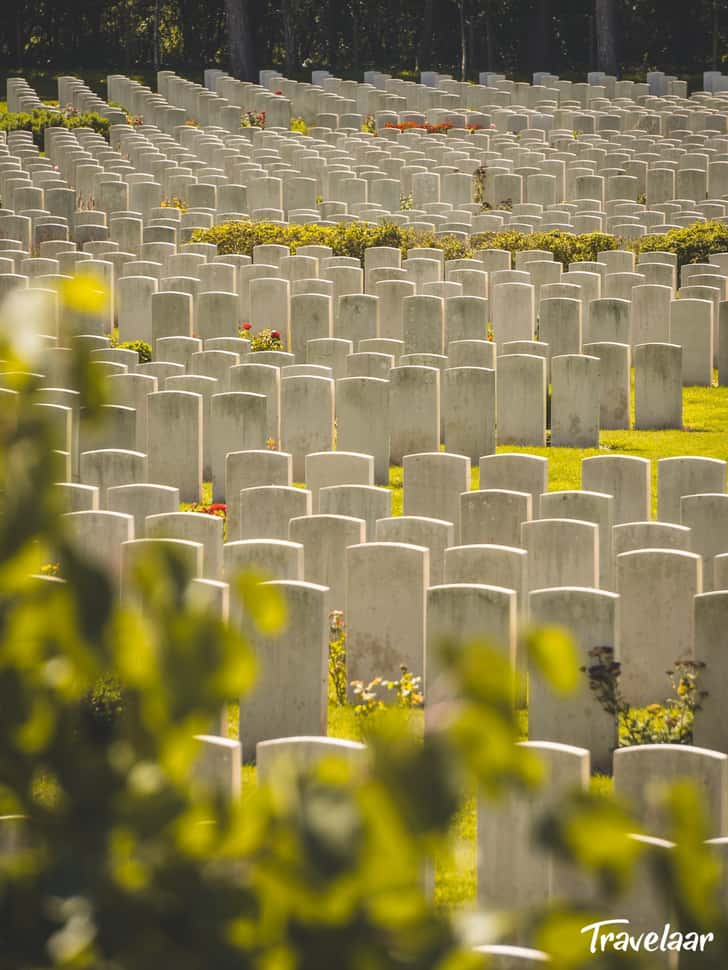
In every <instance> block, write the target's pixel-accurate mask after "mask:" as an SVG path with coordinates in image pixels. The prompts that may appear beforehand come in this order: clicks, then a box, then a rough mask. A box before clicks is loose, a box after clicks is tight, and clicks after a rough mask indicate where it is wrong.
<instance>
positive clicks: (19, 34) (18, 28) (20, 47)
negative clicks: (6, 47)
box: [15, 4, 25, 68]
mask: <svg viewBox="0 0 728 970" xmlns="http://www.w3.org/2000/svg"><path fill="white" fill-rule="evenodd" d="M22 16H23V15H22V5H21V4H18V7H17V9H16V11H15V50H16V54H17V58H18V67H19V68H22V66H23V53H24V48H25V44H24V43H23V20H22Z"/></svg>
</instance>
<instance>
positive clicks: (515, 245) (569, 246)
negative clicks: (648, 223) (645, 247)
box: [470, 229, 619, 268]
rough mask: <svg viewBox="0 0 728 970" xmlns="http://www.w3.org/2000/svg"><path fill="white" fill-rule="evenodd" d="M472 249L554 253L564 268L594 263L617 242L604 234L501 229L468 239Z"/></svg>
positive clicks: (612, 237)
mask: <svg viewBox="0 0 728 970" xmlns="http://www.w3.org/2000/svg"><path fill="white" fill-rule="evenodd" d="M470 241H471V245H472V246H473V249H474V250H478V249H507V250H508V251H509V252H511V253H520V252H523V251H525V250H528V249H545V250H546V251H547V252H550V253H553V254H554V259H556V260H558V262H560V263H563V265H564V267H565V268H566V267H568V265H569V263H576V262H580V261H582V260H590V261H594V260H596V258H597V253H599V252H602V251H603V250H605V249H617V248H618V247H619V240H618V239H617V238H616V237H615V236H609V235H607V234H606V233H604V232H587V233H582V234H581V235H574V234H572V233H569V232H562V231H560V230H552V231H551V232H530V233H525V232H517V231H516V230H513V229H503V230H501V231H499V232H480V233H476V234H475V235H473V236H471V237H470Z"/></svg>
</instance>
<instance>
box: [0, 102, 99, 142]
mask: <svg viewBox="0 0 728 970" xmlns="http://www.w3.org/2000/svg"><path fill="white" fill-rule="evenodd" d="M109 125H110V122H109V119H108V118H104V117H103V115H100V114H97V113H96V112H95V111H85V112H83V111H82V112H76V111H74V110H73V109H65V110H62V111H59V110H58V109H55V110H53V109H49V108H38V109H37V110H36V111H33V112H30V113H29V114H28V113H24V112H19V113H16V112H12V111H9V112H5V113H4V114H0V131H30V132H32V133H33V141H34V142H35V144H36V145H37V146H38V148H43V147H44V146H43V132H44V131H45V130H46V128H93V130H94V131H96V132H98V133H99V134H101V135H104V137H108V135H109Z"/></svg>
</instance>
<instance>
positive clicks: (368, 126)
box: [361, 115, 377, 135]
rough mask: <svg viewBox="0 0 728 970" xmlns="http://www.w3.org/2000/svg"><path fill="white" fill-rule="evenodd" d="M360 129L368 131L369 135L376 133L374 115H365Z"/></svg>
mask: <svg viewBox="0 0 728 970" xmlns="http://www.w3.org/2000/svg"><path fill="white" fill-rule="evenodd" d="M361 130H362V131H366V132H368V133H369V134H370V135H376V133H377V126H376V123H375V121H374V115H367V116H366V117H365V118H364V122H363V124H362V126H361Z"/></svg>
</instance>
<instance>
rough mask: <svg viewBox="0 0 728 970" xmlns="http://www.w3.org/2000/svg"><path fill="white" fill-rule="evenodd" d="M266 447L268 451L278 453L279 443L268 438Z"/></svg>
mask: <svg viewBox="0 0 728 970" xmlns="http://www.w3.org/2000/svg"><path fill="white" fill-rule="evenodd" d="M265 446H266V448H267V449H268V451H278V442H277V441H276V439H275V438H266V439H265Z"/></svg>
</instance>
